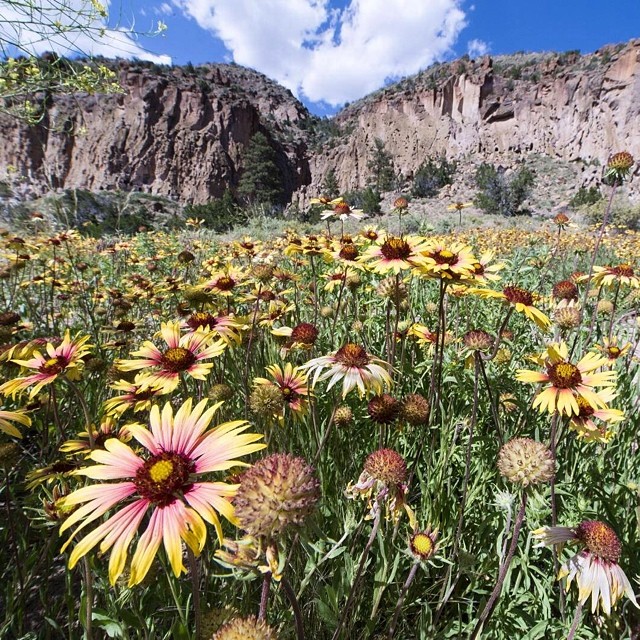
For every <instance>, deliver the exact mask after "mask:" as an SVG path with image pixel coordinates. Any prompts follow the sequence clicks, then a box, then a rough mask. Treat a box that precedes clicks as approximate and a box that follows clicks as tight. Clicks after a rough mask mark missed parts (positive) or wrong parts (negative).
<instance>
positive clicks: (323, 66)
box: [0, 0, 640, 115]
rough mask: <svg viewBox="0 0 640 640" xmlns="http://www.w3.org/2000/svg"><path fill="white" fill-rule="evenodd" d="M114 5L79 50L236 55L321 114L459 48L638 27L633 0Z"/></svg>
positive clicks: (638, 1) (197, 58)
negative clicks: (97, 37)
mask: <svg viewBox="0 0 640 640" xmlns="http://www.w3.org/2000/svg"><path fill="white" fill-rule="evenodd" d="M34 1H35V2H39V3H42V4H43V5H44V6H46V5H47V3H50V2H51V0H34ZM66 1H67V2H68V3H69V4H70V5H71V6H74V7H83V6H87V3H88V0H66ZM102 1H103V2H104V1H105V0H102ZM2 5H3V1H2V0H0V6H2ZM109 13H110V19H109V27H110V28H109V29H107V31H106V33H105V35H104V37H103V38H102V40H101V41H100V42H98V43H96V42H95V41H91V40H90V39H87V38H83V37H79V38H78V40H77V41H76V42H75V43H74V44H75V45H76V47H77V48H79V49H82V50H83V51H85V52H87V51H90V52H93V53H99V54H102V55H107V56H110V57H115V56H119V57H138V58H142V59H152V60H155V61H157V62H162V63H170V62H172V63H174V64H185V63H187V62H189V61H190V62H192V63H193V64H200V63H204V62H230V61H235V62H237V63H238V64H242V65H245V66H248V67H252V68H254V69H256V70H258V71H260V72H262V73H264V74H265V75H267V76H269V77H271V78H273V79H274V80H276V81H278V82H280V83H281V84H283V85H284V86H286V87H287V88H289V89H291V91H292V92H293V93H294V94H295V95H296V96H297V97H298V98H300V99H301V100H302V101H303V102H304V103H305V104H306V105H307V107H309V108H310V109H311V111H312V112H314V113H317V114H322V115H323V114H331V113H335V111H336V110H337V109H338V108H339V107H340V106H341V105H342V104H344V103H345V102H350V101H353V100H355V99H357V98H359V97H362V96H364V95H366V94H367V93H370V92H371V91H374V90H376V89H378V88H380V87H381V86H384V84H386V83H388V82H390V81H393V80H394V79H399V78H401V77H403V76H406V75H411V74H413V73H416V72H418V71H419V70H421V69H424V68H426V67H428V66H429V65H430V64H432V63H433V62H435V61H444V60H450V59H453V58H456V57H459V56H461V55H463V54H465V53H469V54H470V55H472V57H476V56H478V55H480V54H482V53H484V52H488V53H490V54H494V55H497V54H502V53H513V52H516V51H551V50H554V51H567V50H570V49H579V50H580V51H582V52H583V53H586V52H591V51H594V50H596V49H598V48H599V47H601V46H603V45H604V44H609V43H618V42H624V41H627V40H629V39H631V38H634V37H640V0H617V1H616V2H611V1H610V0H535V1H532V0H526V1H525V0H110V6H109ZM61 20H63V21H64V20H65V18H64V16H61ZM160 21H161V22H162V23H164V24H166V27H167V28H166V30H165V31H164V32H163V33H162V34H160V35H157V36H155V37H146V36H139V37H132V36H131V35H130V34H129V33H127V28H129V27H131V26H132V25H133V27H134V29H135V30H136V31H137V32H145V31H153V30H154V29H155V28H156V27H157V26H158V23H159V22H160ZM94 26H97V27H100V26H103V25H102V24H101V23H100V20H99V19H96V21H95V24H94ZM2 28H3V27H1V26H0V38H1V37H2V35H3V33H2ZM20 37H21V38H22V40H23V41H24V42H27V40H28V38H29V37H31V38H32V40H33V43H34V44H33V45H30V46H31V48H32V49H33V50H35V51H36V52H42V51H46V50H51V49H56V50H59V51H61V52H62V53H68V52H69V47H68V43H53V44H52V41H51V39H47V38H46V37H42V34H41V33H38V32H36V31H33V32H32V33H29V32H28V31H25V32H24V33H22V34H21V35H20ZM65 46H67V49H66V50H65Z"/></svg>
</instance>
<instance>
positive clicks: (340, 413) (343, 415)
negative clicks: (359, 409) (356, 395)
mask: <svg viewBox="0 0 640 640" xmlns="http://www.w3.org/2000/svg"><path fill="white" fill-rule="evenodd" d="M333 421H334V422H335V423H336V426H338V427H348V426H349V425H350V424H351V423H352V422H353V411H351V407H349V406H348V405H346V404H342V405H340V406H339V407H338V408H337V409H336V412H335V413H334V414H333Z"/></svg>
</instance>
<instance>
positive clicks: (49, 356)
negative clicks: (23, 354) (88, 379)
mask: <svg viewBox="0 0 640 640" xmlns="http://www.w3.org/2000/svg"><path fill="white" fill-rule="evenodd" d="M88 340H89V336H84V337H76V338H74V339H73V340H72V339H71V336H70V334H69V331H67V332H66V333H65V335H64V339H63V340H62V342H61V343H60V344H59V345H58V346H54V345H53V344H52V343H51V342H47V343H46V347H45V349H46V356H45V355H42V354H41V353H40V352H39V351H34V352H33V357H32V358H31V359H30V360H12V362H15V363H16V364H19V365H20V366H22V367H25V368H26V369H31V370H33V371H35V373H32V374H30V375H28V376H24V377H20V378H14V379H13V380H9V381H8V382H5V383H4V384H3V385H2V386H0V393H4V395H11V396H15V395H16V393H18V392H19V391H23V390H24V389H28V388H29V387H32V388H31V391H30V392H29V397H30V398H33V397H34V396H36V395H38V393H39V392H40V390H41V389H42V387H44V386H45V385H48V384H50V383H52V382H53V381H54V380H56V379H57V378H58V377H59V376H66V377H68V378H70V379H72V380H77V379H78V378H79V377H80V371H81V369H82V367H83V366H84V362H83V360H82V358H83V357H84V356H86V355H87V354H88V353H89V350H90V345H87V341H88Z"/></svg>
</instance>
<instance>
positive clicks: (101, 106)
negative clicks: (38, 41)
mask: <svg viewBox="0 0 640 640" xmlns="http://www.w3.org/2000/svg"><path fill="white" fill-rule="evenodd" d="M118 64H119V67H118V69H119V80H120V83H121V85H122V87H123V89H124V92H123V93H122V94H120V95H107V96H104V95H99V96H74V97H65V98H54V99H52V100H51V101H50V102H49V104H48V107H47V109H46V112H45V119H44V121H43V125H42V126H39V127H35V128H32V129H29V128H27V127H25V126H24V125H21V124H19V123H17V122H16V121H12V120H9V119H7V118H3V119H0V129H1V131H2V139H3V144H2V145H1V146H0V172H1V170H2V168H6V167H8V166H10V165H12V166H13V167H15V169H16V174H17V175H19V176H22V177H23V179H24V184H30V185H35V193H36V194H37V193H42V192H44V191H45V190H47V189H50V188H60V187H64V188H74V187H75V188H84V189H90V190H94V191H98V190H102V189H114V188H117V189H124V190H139V191H144V192H149V193H155V194H159V195H164V196H170V197H173V198H175V199H177V200H180V201H182V202H192V203H202V202H206V201H207V200H209V199H211V198H215V197H219V196H221V195H222V193H223V192H224V190H225V188H226V187H227V186H229V187H231V188H234V187H235V186H237V184H238V180H239V177H240V175H241V172H242V154H243V151H244V149H245V148H246V145H247V143H248V142H249V140H250V139H251V137H252V136H253V135H254V134H255V133H256V132H257V131H261V132H262V133H264V134H265V135H266V136H267V138H268V139H269V140H270V142H271V144H272V145H273V147H274V149H275V150H276V155H277V162H278V165H279V167H280V170H281V171H282V174H283V177H284V182H285V191H286V194H287V196H288V197H291V196H292V195H293V197H294V198H295V199H297V200H298V201H299V202H302V203H304V202H305V201H307V200H308V198H309V197H312V196H314V195H318V193H319V192H320V191H321V187H322V183H323V180H324V178H325V177H326V175H327V173H328V172H329V170H330V169H333V170H334V171H335V175H336V177H337V180H338V183H339V186H340V188H341V190H342V191H347V190H351V189H356V188H361V187H363V186H364V185H366V183H367V181H368V180H369V178H370V175H369V168H368V164H369V159H370V154H371V149H372V147H373V146H374V140H375V138H379V139H380V140H382V141H383V143H384V145H385V149H386V151H388V152H389V153H390V154H391V156H392V157H393V159H394V163H395V167H396V169H397V171H398V173H399V174H400V175H401V176H403V177H404V178H405V179H406V180H407V181H410V180H411V178H412V176H413V174H414V172H415V171H416V170H417V169H418V168H419V166H420V165H421V164H422V162H424V160H425V159H426V158H428V157H432V158H433V157H438V156H442V155H446V156H447V157H448V158H449V159H457V160H459V161H461V163H463V164H464V163H465V162H466V163H467V164H468V165H469V164H471V165H474V164H477V163H478V162H481V161H490V162H496V163H500V164H501V165H503V166H505V167H509V166H513V165H515V164H517V163H518V162H519V161H520V160H522V159H523V158H526V156H527V155H528V154H536V155H544V156H549V157H551V158H557V159H559V160H563V161H567V162H571V163H573V164H574V166H575V167H576V168H577V169H578V170H577V175H578V176H579V178H578V180H579V183H578V184H577V185H575V186H576V188H577V187H578V186H580V182H581V183H582V184H584V185H589V184H591V183H592V182H594V181H595V180H597V179H598V178H599V177H601V175H602V167H603V165H604V164H605V163H606V161H607V158H608V156H609V155H610V154H611V153H614V152H616V151H620V150H627V151H629V152H631V153H632V154H633V155H634V157H636V158H637V159H640V125H639V123H640V39H639V40H633V41H630V42H628V43H626V44H622V45H617V46H607V47H603V48H602V49H600V50H598V51H596V52H595V53H592V54H588V55H585V56H580V55H579V53H577V52H567V53H564V54H553V53H550V54H515V55H512V56H498V57H495V58H493V59H492V58H490V57H488V56H485V57H483V58H481V59H479V60H470V59H469V58H468V57H465V58H462V59H460V60H456V61H454V62H450V63H446V64H438V65H434V66H432V67H430V68H429V69H427V70H425V71H423V72H421V73H419V74H417V75H415V76H412V77H410V78H406V79H404V80H402V81H400V82H398V83H396V84H394V85H390V86H388V87H386V88H385V89H382V90H380V91H378V92H376V93H374V94H371V95H369V96H367V97H366V98H364V99H362V100H359V101H358V102H356V103H353V104H352V105H350V106H348V107H347V108H345V109H343V110H342V111H341V112H340V113H338V114H337V115H336V116H335V117H334V118H333V119H331V120H326V119H319V118H316V117H313V116H311V115H310V114H309V112H308V111H307V110H306V109H305V107H304V106H303V105H302V104H301V103H300V102H299V101H298V100H296V99H295V98H294V97H293V96H292V95H291V93H290V92H289V91H287V90H285V89H283V88H282V87H280V86H279V85H277V84H276V83H274V82H272V81H270V80H268V79H267V78H266V77H265V76H263V75H261V74H258V73H256V72H254V71H251V70H249V69H244V68H242V67H239V66H237V65H203V66H200V67H196V68H193V67H189V66H188V67H181V68H180V67H176V68H167V67H157V66H154V65H151V64H149V63H139V62H138V63H126V62H121V63H118ZM636 172H638V173H640V170H639V169H638V167H637V166H636ZM631 189H632V193H633V191H634V190H635V191H636V192H638V191H639V190H640V180H634V181H633V182H632V187H631ZM636 195H638V193H636Z"/></svg>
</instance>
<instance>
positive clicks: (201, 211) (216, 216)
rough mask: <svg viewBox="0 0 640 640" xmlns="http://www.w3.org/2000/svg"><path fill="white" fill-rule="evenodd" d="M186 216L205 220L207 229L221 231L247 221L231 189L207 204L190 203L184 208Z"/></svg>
mask: <svg viewBox="0 0 640 640" xmlns="http://www.w3.org/2000/svg"><path fill="white" fill-rule="evenodd" d="M183 215H184V217H185V218H198V219H199V220H204V226H205V227H206V228H207V229H213V231H217V232H219V233H221V232H223V231H229V230H230V229H233V227H234V226H236V225H238V224H244V223H246V221H247V217H246V214H245V213H244V212H243V210H242V209H241V208H240V207H239V206H238V205H237V204H236V203H235V200H234V199H233V195H232V194H231V191H229V189H227V190H226V191H225V192H224V195H223V196H222V198H219V199H217V200H211V202H207V203H206V204H190V205H187V206H186V207H185V208H184V210H183Z"/></svg>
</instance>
